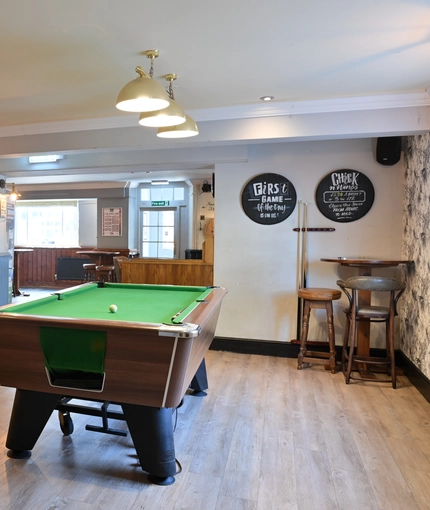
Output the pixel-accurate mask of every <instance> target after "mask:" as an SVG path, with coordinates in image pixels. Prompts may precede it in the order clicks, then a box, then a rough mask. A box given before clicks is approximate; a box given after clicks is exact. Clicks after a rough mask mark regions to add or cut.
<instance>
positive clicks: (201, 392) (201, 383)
mask: <svg viewBox="0 0 430 510" xmlns="http://www.w3.org/2000/svg"><path fill="white" fill-rule="evenodd" d="M190 388H191V389H192V390H193V393H192V394H193V395H194V396H195V397H205V396H206V395H207V393H206V391H205V390H207V389H208V388H209V386H208V377H207V373H206V363H205V359H204V358H203V360H202V362H201V363H200V366H199V368H198V369H197V372H196V373H195V375H194V377H193V379H192V381H191V383H190Z"/></svg>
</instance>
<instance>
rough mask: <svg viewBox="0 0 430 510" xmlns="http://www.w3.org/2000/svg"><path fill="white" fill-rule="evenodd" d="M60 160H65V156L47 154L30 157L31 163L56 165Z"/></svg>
mask: <svg viewBox="0 0 430 510" xmlns="http://www.w3.org/2000/svg"><path fill="white" fill-rule="evenodd" d="M59 159H64V156H60V155H59V154H45V155H41V156H30V157H29V158H28V162H29V163H55V162H56V161H58V160H59Z"/></svg>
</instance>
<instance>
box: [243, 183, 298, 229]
mask: <svg viewBox="0 0 430 510" xmlns="http://www.w3.org/2000/svg"><path fill="white" fill-rule="evenodd" d="M296 202H297V195H296V190H295V188H294V186H293V185H292V183H291V182H290V181H289V180H288V179H287V178H286V177H284V176H283V175H279V174H261V175H257V177H254V178H253V179H251V180H250V181H248V182H247V183H246V184H245V187H244V189H243V191H242V207H243V210H244V212H245V214H246V215H247V216H248V217H249V218H251V220H253V221H255V222H256V223H260V224H261V225H274V224H276V223H281V221H284V220H285V219H286V218H288V216H290V214H291V213H292V212H293V211H294V208H295V206H296Z"/></svg>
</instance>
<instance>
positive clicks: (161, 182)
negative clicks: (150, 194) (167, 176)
mask: <svg viewBox="0 0 430 510" xmlns="http://www.w3.org/2000/svg"><path fill="white" fill-rule="evenodd" d="M167 184H169V181H167V180H158V181H151V185H152V186H167Z"/></svg>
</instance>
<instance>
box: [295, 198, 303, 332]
mask: <svg viewBox="0 0 430 510" xmlns="http://www.w3.org/2000/svg"><path fill="white" fill-rule="evenodd" d="M302 206H303V202H302V201H301V200H299V203H298V218H297V221H298V238H297V279H296V287H297V292H298V290H299V289H300V288H301V287H302V283H303V278H302V277H303V267H302V262H303V224H302V223H303V219H302V210H303V207H302ZM302 315H303V302H302V300H301V299H300V298H299V297H298V298H297V331H296V341H299V340H300V336H301V331H302Z"/></svg>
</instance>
